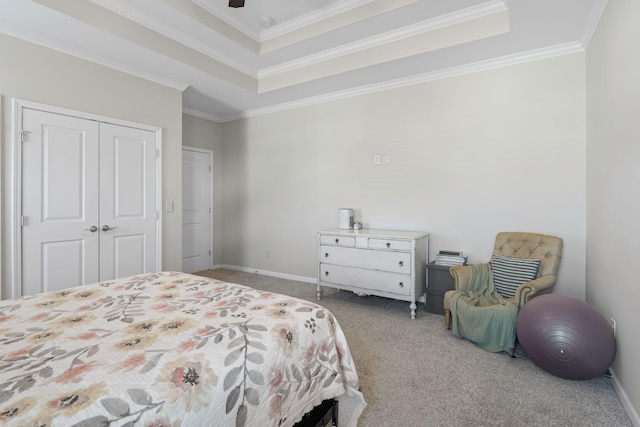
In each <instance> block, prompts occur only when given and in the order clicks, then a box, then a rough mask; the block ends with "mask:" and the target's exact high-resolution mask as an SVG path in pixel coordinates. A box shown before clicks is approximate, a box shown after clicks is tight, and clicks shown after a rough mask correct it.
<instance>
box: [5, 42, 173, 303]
mask: <svg viewBox="0 0 640 427" xmlns="http://www.w3.org/2000/svg"><path fill="white" fill-rule="evenodd" d="M0 52H2V62H1V64H0V94H2V95H3V96H4V97H3V107H4V108H3V117H2V124H3V129H2V135H3V146H2V198H1V203H2V209H1V212H2V296H3V298H6V297H8V296H10V287H11V271H10V268H11V245H10V238H9V236H10V234H11V230H10V226H11V223H10V218H11V215H12V210H11V191H12V175H13V173H14V167H13V137H12V129H13V127H12V124H11V98H19V99H25V100H29V101H34V102H39V103H43V104H48V105H55V106H59V107H64V108H69V109H73V110H78V111H85V112H89V113H93V114H100V115H104V116H108V117H114V118H118V119H123V120H128V121H132V122H137V123H143V124H148V125H153V126H158V127H161V128H162V131H163V146H162V150H163V173H164V178H163V182H162V190H163V198H164V201H173V202H174V203H175V212H174V213H171V214H164V217H163V224H162V232H163V239H164V244H163V268H164V269H165V270H180V269H182V246H181V245H175V244H173V243H172V242H181V241H182V226H181V223H182V218H181V210H182V208H181V201H182V196H181V191H182V188H181V180H180V179H176V178H175V177H180V176H181V174H182V162H181V160H180V159H181V149H182V92H181V91H179V90H176V89H170V88H167V87H165V86H161V85H159V84H155V83H152V82H149V81H147V80H144V79H141V78H137V77H134V76H131V75H129V74H125V73H122V72H119V71H115V70H113V69H110V68H107V67H104V66H101V65H97V64H95V63H92V62H88V61H85V60H81V59H78V58H76V57H72V56H69V55H65V54H62V53H59V52H56V51H53V50H51V49H47V48H43V47H40V46H37V45H34V44H31V43H28V42H25V41H22V40H19V39H16V38H12V37H9V36H6V35H1V34H0Z"/></svg>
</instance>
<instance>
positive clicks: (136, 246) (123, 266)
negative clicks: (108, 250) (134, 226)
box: [113, 234, 147, 277]
mask: <svg viewBox="0 0 640 427" xmlns="http://www.w3.org/2000/svg"><path fill="white" fill-rule="evenodd" d="M146 252H147V248H146V238H145V235H144V234H129V235H126V236H117V237H114V238H113V259H114V263H113V268H114V277H124V276H131V275H133V274H139V273H140V272H141V271H143V269H144V267H145V266H146V262H145V258H146V256H145V255H146Z"/></svg>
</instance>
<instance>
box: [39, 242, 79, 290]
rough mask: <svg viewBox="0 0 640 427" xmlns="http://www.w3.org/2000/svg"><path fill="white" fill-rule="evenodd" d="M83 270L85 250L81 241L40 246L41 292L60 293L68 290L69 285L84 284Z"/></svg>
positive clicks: (47, 243) (48, 243) (50, 243)
mask: <svg viewBox="0 0 640 427" xmlns="http://www.w3.org/2000/svg"><path fill="white" fill-rule="evenodd" d="M61 266H63V267H64V268H60V267H61ZM84 269H85V248H84V242H83V241H82V240H72V241H65V242H46V243H43V244H42V277H43V279H42V290H41V291H42V292H51V291H60V290H62V289H65V288H68V287H69V283H74V284H76V285H81V284H84V283H85V282H83V272H84Z"/></svg>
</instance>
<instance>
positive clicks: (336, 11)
mask: <svg viewBox="0 0 640 427" xmlns="http://www.w3.org/2000/svg"><path fill="white" fill-rule="evenodd" d="M374 1H376V0H342V1H339V2H336V3H331V4H330V5H328V6H326V7H323V8H322V9H316V10H314V11H313V12H309V13H307V14H305V15H302V16H299V17H297V18H295V19H290V20H288V21H286V22H283V23H281V24H278V25H277V26H275V27H272V28H267V29H264V30H262V31H261V32H260V34H259V35H258V41H259V42H261V43H262V42H265V41H268V40H271V39H273V38H276V37H280V36H284V35H286V34H288V33H292V32H294V31H298V30H300V29H303V28H305V27H308V26H309V25H313V24H316V23H318V22H320V21H323V20H325V19H329V18H333V17H334V16H337V15H340V14H342V13H345V12H348V11H350V10H353V9H356V8H359V7H361V6H364V5H367V4H369V3H373V2H374Z"/></svg>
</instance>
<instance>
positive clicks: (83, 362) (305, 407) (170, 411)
mask: <svg viewBox="0 0 640 427" xmlns="http://www.w3.org/2000/svg"><path fill="white" fill-rule="evenodd" d="M0 348H1V349H0V420H1V421H0V424H2V425H16V426H64V427H69V426H107V425H108V426H127V427H129V426H145V427H147V426H183V427H186V426H188V427H193V426H207V427H209V426H260V427H263V426H293V425H295V424H296V423H298V422H300V421H301V420H302V419H303V416H304V415H305V414H306V413H308V412H310V411H312V409H314V408H315V407H318V406H319V405H321V404H323V402H327V401H331V400H333V399H335V400H336V401H337V402H338V404H339V408H340V410H339V411H338V413H339V425H340V426H345V427H347V426H355V425H356V423H357V418H358V417H359V415H360V413H361V412H362V410H363V409H364V407H365V406H366V403H365V402H364V399H363V396H362V394H361V393H360V391H359V384H358V376H357V373H356V368H355V366H354V362H353V359H352V357H351V353H350V351H349V347H348V345H347V341H346V339H345V337H344V334H343V332H342V330H341V328H340V326H339V324H338V322H337V321H336V319H335V318H334V317H333V315H332V314H331V313H330V312H329V311H328V310H326V309H325V308H323V307H322V306H319V305H317V304H314V303H312V302H308V301H304V300H301V299H296V298H292V297H289V296H285V295H281V294H275V293H270V292H264V291H259V290H255V289H253V288H249V287H246V286H242V285H238V284H233V283H227V282H222V281H218V280H213V279H208V278H204V277H199V276H194V275H189V274H185V273H179V272H161V273H152V274H143V275H138V276H132V277H128V278H124V279H119V280H114V281H106V282H101V283H96V284H92V285H86V286H81V287H77V288H69V289H66V290H63V291H58V292H50V293H44V294H39V295H35V296H27V297H21V298H16V299H11V300H5V301H0Z"/></svg>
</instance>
